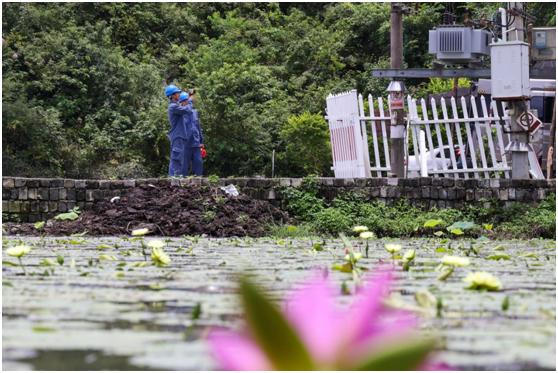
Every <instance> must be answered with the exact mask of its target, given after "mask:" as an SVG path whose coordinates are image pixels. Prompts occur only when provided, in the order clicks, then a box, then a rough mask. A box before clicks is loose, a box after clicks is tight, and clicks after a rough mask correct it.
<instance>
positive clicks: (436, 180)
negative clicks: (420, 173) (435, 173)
mask: <svg viewBox="0 0 558 373" xmlns="http://www.w3.org/2000/svg"><path fill="white" fill-rule="evenodd" d="M443 185H444V180H443V179H442V178H439V177H434V178H432V186H437V187H440V186H443Z"/></svg>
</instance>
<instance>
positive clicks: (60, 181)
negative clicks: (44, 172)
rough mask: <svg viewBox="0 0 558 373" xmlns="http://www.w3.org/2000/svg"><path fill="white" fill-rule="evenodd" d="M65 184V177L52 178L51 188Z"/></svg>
mask: <svg viewBox="0 0 558 373" xmlns="http://www.w3.org/2000/svg"><path fill="white" fill-rule="evenodd" d="M63 186H64V179H52V180H50V187H51V188H62V187H63Z"/></svg>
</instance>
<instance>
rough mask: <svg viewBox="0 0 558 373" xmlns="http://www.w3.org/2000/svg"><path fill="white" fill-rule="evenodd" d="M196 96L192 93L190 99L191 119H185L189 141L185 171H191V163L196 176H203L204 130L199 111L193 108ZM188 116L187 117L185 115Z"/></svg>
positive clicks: (187, 172)
mask: <svg viewBox="0 0 558 373" xmlns="http://www.w3.org/2000/svg"><path fill="white" fill-rule="evenodd" d="M194 100H195V96H194V95H193V94H192V95H190V98H189V99H188V101H189V102H190V105H192V114H191V120H188V121H185V124H186V125H187V126H188V127H187V128H188V129H187V132H188V141H187V143H186V150H185V158H184V159H185V164H186V167H185V171H186V175H188V174H189V173H190V164H191V165H192V168H191V169H192V172H193V173H194V175H196V176H203V160H202V155H201V148H203V147H204V145H203V132H202V129H201V126H200V119H199V115H198V111H197V110H196V109H194V108H193V104H194ZM185 118H186V117H185Z"/></svg>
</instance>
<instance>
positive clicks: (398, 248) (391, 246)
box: [384, 243, 401, 254]
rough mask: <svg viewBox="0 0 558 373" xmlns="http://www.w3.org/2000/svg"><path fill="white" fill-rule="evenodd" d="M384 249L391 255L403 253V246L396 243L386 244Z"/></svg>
mask: <svg viewBox="0 0 558 373" xmlns="http://www.w3.org/2000/svg"><path fill="white" fill-rule="evenodd" d="M384 247H385V249H386V251H387V252H388V253H391V254H393V253H396V252H398V251H401V245H397V244H394V243H388V244H385V245H384Z"/></svg>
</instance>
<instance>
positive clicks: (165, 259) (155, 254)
mask: <svg viewBox="0 0 558 373" xmlns="http://www.w3.org/2000/svg"><path fill="white" fill-rule="evenodd" d="M151 260H153V263H155V264H156V265H158V266H166V265H167V264H169V263H170V262H171V259H170V258H169V256H168V255H167V254H166V253H165V252H164V251H163V249H160V248H156V247H154V248H153V250H152V251H151Z"/></svg>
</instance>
